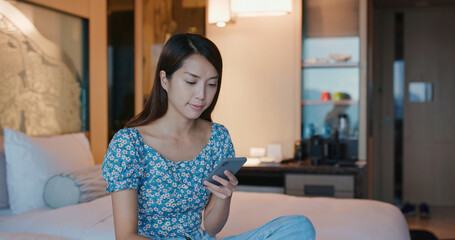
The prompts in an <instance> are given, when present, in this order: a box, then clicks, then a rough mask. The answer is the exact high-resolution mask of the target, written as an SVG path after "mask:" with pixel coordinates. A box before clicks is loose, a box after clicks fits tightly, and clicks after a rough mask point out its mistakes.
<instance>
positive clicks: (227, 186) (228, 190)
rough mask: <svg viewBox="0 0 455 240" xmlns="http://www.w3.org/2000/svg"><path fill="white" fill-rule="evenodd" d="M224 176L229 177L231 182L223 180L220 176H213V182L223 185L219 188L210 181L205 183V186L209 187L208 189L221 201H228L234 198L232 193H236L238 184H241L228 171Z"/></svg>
mask: <svg viewBox="0 0 455 240" xmlns="http://www.w3.org/2000/svg"><path fill="white" fill-rule="evenodd" d="M224 175H226V177H228V179H229V180H226V179H224V178H221V177H219V176H216V175H215V176H213V180H215V181H217V182H219V183H220V184H221V185H220V186H217V185H215V184H213V183H211V182H209V181H204V185H205V186H206V187H207V189H208V190H209V191H210V192H211V193H213V194H215V196H217V197H218V198H221V199H226V198H229V197H231V196H232V193H233V192H234V191H235V189H236V187H237V184H239V181H238V180H237V178H236V177H235V176H234V174H232V173H231V172H229V171H228V170H225V171H224Z"/></svg>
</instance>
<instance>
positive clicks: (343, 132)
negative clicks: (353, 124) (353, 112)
mask: <svg viewBox="0 0 455 240" xmlns="http://www.w3.org/2000/svg"><path fill="white" fill-rule="evenodd" d="M338 137H339V139H346V138H348V115H346V114H345V113H342V114H340V115H338Z"/></svg>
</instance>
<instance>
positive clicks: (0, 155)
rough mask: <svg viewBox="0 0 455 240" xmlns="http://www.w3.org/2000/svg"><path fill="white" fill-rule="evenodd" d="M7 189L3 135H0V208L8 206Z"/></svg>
mask: <svg viewBox="0 0 455 240" xmlns="http://www.w3.org/2000/svg"><path fill="white" fill-rule="evenodd" d="M8 207H9V203H8V189H7V188H6V162H5V150H4V149H3V136H0V209H2V208H8Z"/></svg>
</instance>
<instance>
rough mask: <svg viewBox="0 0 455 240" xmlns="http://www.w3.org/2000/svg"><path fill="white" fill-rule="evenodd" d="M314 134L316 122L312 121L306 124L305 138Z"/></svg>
mask: <svg viewBox="0 0 455 240" xmlns="http://www.w3.org/2000/svg"><path fill="white" fill-rule="evenodd" d="M313 135H314V124H313V123H310V124H308V125H305V128H304V132H303V138H306V139H309V138H311V137H312V136H313Z"/></svg>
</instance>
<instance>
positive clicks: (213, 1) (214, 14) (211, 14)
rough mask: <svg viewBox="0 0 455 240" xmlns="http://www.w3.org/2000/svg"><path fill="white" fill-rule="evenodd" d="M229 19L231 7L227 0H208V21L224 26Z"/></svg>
mask: <svg viewBox="0 0 455 240" xmlns="http://www.w3.org/2000/svg"><path fill="white" fill-rule="evenodd" d="M230 20H231V7H230V3H229V0H209V1H208V23H209V24H213V23H215V24H216V25H217V26H220V27H222V26H224V25H226V23H227V22H229V21H230Z"/></svg>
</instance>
